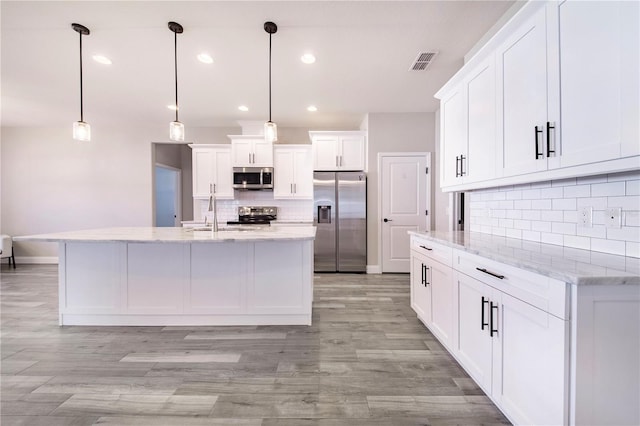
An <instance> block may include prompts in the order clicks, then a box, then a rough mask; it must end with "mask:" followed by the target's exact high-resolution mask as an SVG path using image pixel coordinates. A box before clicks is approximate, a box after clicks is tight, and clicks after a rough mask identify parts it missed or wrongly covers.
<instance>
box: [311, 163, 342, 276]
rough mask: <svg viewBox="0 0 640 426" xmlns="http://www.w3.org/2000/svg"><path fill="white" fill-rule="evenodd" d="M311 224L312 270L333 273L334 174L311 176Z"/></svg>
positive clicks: (334, 266)
mask: <svg viewBox="0 0 640 426" xmlns="http://www.w3.org/2000/svg"><path fill="white" fill-rule="evenodd" d="M313 224H314V226H315V227H316V239H315V240H314V243H313V250H314V270H315V271H316V272H335V271H337V267H338V265H337V264H336V225H337V222H336V174H335V172H315V173H314V174H313Z"/></svg>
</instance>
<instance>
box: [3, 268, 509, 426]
mask: <svg viewBox="0 0 640 426" xmlns="http://www.w3.org/2000/svg"><path fill="white" fill-rule="evenodd" d="M1 272H2V276H1V288H0V296H1V299H0V302H1V304H0V308H1V315H0V318H1V332H2V334H1V364H0V366H1V372H2V376H1V377H0V379H1V402H2V404H1V410H2V412H1V415H2V417H1V424H2V426H12V425H30V426H31V425H35V426H38V425H46V426H59V425H92V424H101V425H181V426H182V425H184V426H190V425H241V426H258V425H260V426H271V425H281V426H299V425H301V426H306V425H322V426H338V425H349V426H365V425H367V426H369V425H373V426H378V425H392V426H408V425H427V424H429V425H440V424H442V425H452V424H508V421H507V419H506V418H505V417H504V416H503V415H502V414H501V413H500V411H499V410H498V409H497V408H496V407H495V406H494V405H493V404H492V403H491V401H490V400H489V399H488V398H487V397H486V396H485V395H484V393H483V392H482V391H481V390H480V389H479V388H478V387H477V386H476V385H475V384H474V382H473V381H472V380H471V379H470V378H469V377H468V376H467V374H466V373H465V372H464V371H463V370H462V368H461V367H460V366H459V365H458V364H457V363H456V362H455V361H454V360H453V358H452V357H451V356H450V355H449V354H448V353H447V352H446V351H445V350H444V349H443V348H442V347H441V346H440V345H439V343H438V342H437V341H436V340H435V339H434V337H433V336H432V335H431V334H430V333H429V331H428V330H427V329H426V328H425V327H424V326H423V325H422V324H421V323H420V322H419V321H418V320H417V318H416V315H415V313H414V312H413V311H412V310H411V308H410V306H409V277H408V275H387V274H385V275H354V274H318V275H316V276H315V291H314V293H315V294H314V308H313V325H312V326H311V327H306V326H269V327H266V326H261V327H77V326H74V327H69V326H67V327H59V326H58V323H57V311H58V291H57V266H55V265H19V266H18V268H17V269H15V270H14V269H9V268H7V266H6V265H5V264H3V265H2V270H1Z"/></svg>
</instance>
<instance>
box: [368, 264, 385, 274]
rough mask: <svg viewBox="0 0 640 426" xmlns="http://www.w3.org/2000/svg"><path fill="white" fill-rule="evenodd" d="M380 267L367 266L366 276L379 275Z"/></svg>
mask: <svg viewBox="0 0 640 426" xmlns="http://www.w3.org/2000/svg"><path fill="white" fill-rule="evenodd" d="M381 273H382V267H381V266H380V265H367V274H381Z"/></svg>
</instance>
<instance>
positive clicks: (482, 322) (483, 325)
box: [480, 296, 489, 330]
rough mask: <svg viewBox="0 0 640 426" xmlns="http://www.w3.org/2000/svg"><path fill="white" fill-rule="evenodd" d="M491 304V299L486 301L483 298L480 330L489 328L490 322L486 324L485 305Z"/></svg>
mask: <svg viewBox="0 0 640 426" xmlns="http://www.w3.org/2000/svg"><path fill="white" fill-rule="evenodd" d="M487 303H489V299H485V297H484V296H482V301H481V305H480V306H481V308H480V330H484V327H485V326H488V325H489V323H488V322H484V305H485V304H487Z"/></svg>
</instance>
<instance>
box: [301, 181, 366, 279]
mask: <svg viewBox="0 0 640 426" xmlns="http://www.w3.org/2000/svg"><path fill="white" fill-rule="evenodd" d="M313 224H314V225H315V226H316V239H315V242H314V270H315V271H316V272H366V269H367V175H366V174H365V173H364V172H314V174H313Z"/></svg>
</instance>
